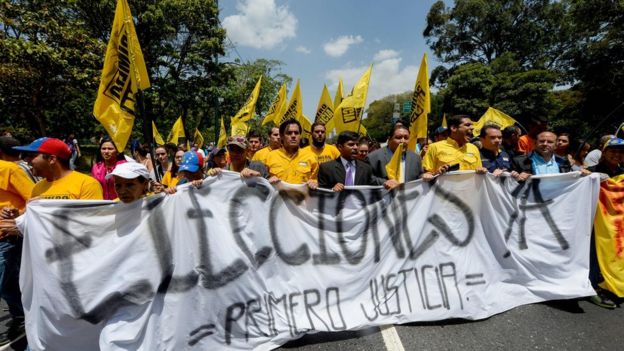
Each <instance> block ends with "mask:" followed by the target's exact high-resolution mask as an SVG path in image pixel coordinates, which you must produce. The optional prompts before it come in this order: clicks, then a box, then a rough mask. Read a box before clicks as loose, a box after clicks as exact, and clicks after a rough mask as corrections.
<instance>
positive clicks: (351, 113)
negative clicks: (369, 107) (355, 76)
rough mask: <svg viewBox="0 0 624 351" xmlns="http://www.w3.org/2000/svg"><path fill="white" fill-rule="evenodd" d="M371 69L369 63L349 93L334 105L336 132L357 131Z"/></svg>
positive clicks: (371, 66)
mask: <svg viewBox="0 0 624 351" xmlns="http://www.w3.org/2000/svg"><path fill="white" fill-rule="evenodd" d="M372 71H373V65H370V67H368V69H367V70H366V72H364V74H363V75H362V77H360V79H359V80H358V81H357V83H355V86H353V90H352V93H351V95H349V96H347V97H346V98H344V99H343V100H342V102H341V103H340V105H338V106H336V107H334V126H335V128H336V133H338V134H340V133H341V132H344V131H352V132H357V131H358V127H360V118H361V116H362V112H363V110H364V105H365V104H366V95H367V94H368V83H369V81H370V76H371V72H372ZM360 129H361V128H360Z"/></svg>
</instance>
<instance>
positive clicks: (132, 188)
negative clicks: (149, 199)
mask: <svg viewBox="0 0 624 351" xmlns="http://www.w3.org/2000/svg"><path fill="white" fill-rule="evenodd" d="M111 177H114V178H115V192H117V196H118V199H119V200H120V201H121V202H123V203H130V202H133V201H136V200H138V199H140V198H142V197H145V196H146V195H147V193H148V187H149V172H148V171H147V168H146V167H145V166H144V165H142V164H140V163H136V162H127V163H122V164H119V165H117V167H115V169H114V170H113V171H112V172H111V173H109V174H107V175H106V179H110V178H111Z"/></svg>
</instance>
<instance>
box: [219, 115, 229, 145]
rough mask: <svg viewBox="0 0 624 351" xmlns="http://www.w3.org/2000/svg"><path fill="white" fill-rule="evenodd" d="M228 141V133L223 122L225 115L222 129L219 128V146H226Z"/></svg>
mask: <svg viewBox="0 0 624 351" xmlns="http://www.w3.org/2000/svg"><path fill="white" fill-rule="evenodd" d="M225 143H227V133H226V131H225V123H223V117H221V129H220V130H219V141H218V142H217V147H224V146H225Z"/></svg>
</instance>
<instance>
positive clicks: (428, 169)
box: [423, 115, 487, 181]
mask: <svg viewBox="0 0 624 351" xmlns="http://www.w3.org/2000/svg"><path fill="white" fill-rule="evenodd" d="M447 125H448V130H449V136H448V138H446V140H442V141H438V142H435V143H433V144H431V145H429V149H428V150H427V153H426V154H425V157H424V159H423V168H424V170H425V173H424V174H423V180H425V181H430V180H432V179H433V177H434V176H436V175H438V174H442V173H445V172H446V171H453V170H462V171H465V170H475V171H477V173H481V174H483V173H487V169H485V168H484V167H483V166H482V164H481V156H480V154H479V149H478V148H477V147H476V146H475V145H473V144H471V143H470V140H471V139H472V137H473V134H472V130H473V129H474V126H473V123H472V120H471V119H470V117H469V116H467V115H455V116H451V117H449V119H448V120H447Z"/></svg>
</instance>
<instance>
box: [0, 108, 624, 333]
mask: <svg viewBox="0 0 624 351" xmlns="http://www.w3.org/2000/svg"><path fill="white" fill-rule="evenodd" d="M527 127H528V129H527V133H525V134H523V133H522V130H521V129H520V128H518V127H517V126H509V127H506V128H504V129H501V128H500V127H499V126H498V125H495V124H488V125H485V126H484V127H483V128H482V129H481V130H480V133H479V135H477V136H475V135H473V129H474V127H473V121H472V120H471V119H470V117H468V116H466V115H457V116H452V117H450V118H448V120H447V127H439V128H437V129H435V131H434V133H433V135H432V137H433V141H432V140H431V139H429V138H422V139H419V140H418V145H417V150H416V152H413V151H409V150H407V151H405V150H406V149H407V145H408V142H409V139H410V131H409V129H408V127H407V126H406V125H405V124H403V123H401V122H399V123H396V124H395V125H394V126H393V127H392V128H391V130H390V131H389V134H388V138H387V142H386V143H385V145H383V146H382V145H379V144H378V143H377V142H376V141H374V140H371V139H369V138H367V137H362V136H359V135H358V134H357V133H354V132H342V133H340V134H339V135H338V136H337V138H336V142H335V144H331V143H328V142H327V130H326V127H325V125H323V124H322V123H314V124H313V125H312V128H311V133H312V136H311V142H310V144H309V145H307V146H304V145H305V143H304V140H302V127H301V125H300V124H299V122H297V121H295V120H288V121H285V122H284V123H282V124H281V125H280V126H279V127H274V128H271V129H270V130H269V131H268V134H267V135H266V136H265V138H263V137H262V136H261V135H259V134H257V133H255V132H251V133H250V134H248V135H247V136H242V135H234V136H231V137H229V138H228V139H227V143H226V146H225V147H215V146H210V147H208V148H206V149H203V148H202V147H201V145H197V144H194V145H193V146H192V147H190V148H188V147H187V144H180V145H177V146H176V145H160V146H157V147H156V148H155V149H153V151H150V148H149V146H148V145H144V144H141V143H139V142H138V141H133V142H132V143H131V144H130V149H131V155H132V157H129V156H126V155H125V154H124V153H122V152H119V151H118V150H117V147H116V145H115V144H114V142H113V141H112V140H111V139H109V138H106V137H102V138H100V140H99V148H98V152H97V154H96V156H95V158H94V162H93V165H92V168H91V174H90V175H86V174H82V173H80V172H78V171H75V170H74V168H75V166H74V165H75V162H76V158H77V157H79V156H80V155H81V152H80V148H79V145H78V142H77V140H76V139H75V138H74V135H73V134H72V135H69V136H68V138H67V139H66V140H64V141H62V140H59V139H55V138H48V137H44V138H40V139H37V140H35V141H33V142H32V143H30V144H29V145H26V146H20V145H21V143H20V142H19V141H18V140H16V139H15V138H13V137H11V136H2V137H0V209H1V211H0V219H1V220H2V222H1V223H2V225H1V227H0V230H1V235H0V257H1V258H2V261H0V284H1V285H0V296H1V297H2V298H3V299H5V301H6V302H7V304H8V307H9V312H10V314H11V317H12V321H13V322H12V323H11V327H10V328H9V332H8V334H7V337H5V339H11V338H13V337H15V335H16V333H20V332H23V328H24V313H23V310H22V308H21V302H20V293H19V285H18V273H19V264H20V257H21V244H22V238H21V236H20V234H19V232H18V231H17V229H16V227H15V218H16V217H17V216H19V215H20V214H22V213H24V211H25V210H26V204H27V203H28V201H31V200H33V199H36V198H40V199H68V200H69V199H71V200H85V199H91V200H115V201H120V202H122V203H131V202H134V201H136V200H138V199H140V198H142V197H145V196H147V195H149V194H152V193H158V192H165V193H167V194H173V193H175V192H176V188H177V187H178V186H180V185H183V184H185V183H192V184H193V186H196V187H201V186H202V181H203V179H205V178H206V177H215V176H219V174H221V172H222V171H224V170H227V171H232V172H238V173H240V175H241V177H245V178H249V177H262V178H265V179H267V180H268V181H269V182H270V183H272V184H274V183H277V182H280V181H284V182H288V183H293V184H304V183H305V184H307V185H308V186H309V187H310V188H311V189H316V188H317V187H321V188H325V189H331V190H333V191H336V192H338V191H343V190H344V189H345V188H346V187H350V186H358V185H381V186H384V187H385V188H386V189H389V190H392V189H394V188H396V187H398V186H400V185H401V184H403V183H405V182H409V181H412V180H416V179H422V180H424V181H427V182H430V181H432V180H434V179H435V178H436V177H437V176H439V175H441V174H444V173H446V172H449V171H455V170H474V171H476V173H478V174H485V173H488V172H489V173H491V174H493V175H494V176H496V177H499V176H502V175H504V174H507V175H509V176H511V177H513V178H515V179H516V180H517V181H519V182H522V181H526V180H527V179H529V177H531V176H532V175H541V174H557V173H565V172H570V171H579V172H580V173H581V175H587V174H589V173H591V172H600V173H604V174H606V175H607V176H609V177H613V176H616V175H620V174H623V173H624V168H623V167H624V141H623V140H622V139H619V138H616V137H615V136H613V135H605V136H604V137H602V138H601V139H600V142H599V144H598V145H595V146H594V147H593V148H592V146H591V145H590V144H589V143H587V142H586V141H584V140H582V139H578V138H574V137H573V136H572V135H570V134H568V133H558V134H556V133H554V132H553V131H551V130H549V129H548V123H547V121H546V120H544V119H541V118H535V119H532V120H531V121H530V123H529V124H528V126H527ZM263 139H264V141H265V143H263ZM263 144H266V146H264V147H262V146H263ZM400 145H403V147H402V148H401V150H404V151H403V154H402V155H400V156H401V158H400V164H399V168H400V172H398V174H399V176H398V177H389V176H388V174H387V168H386V165H388V163H389V162H390V160H391V159H392V158H393V156H394V154H395V152H396V151H397V149H398V148H399V146H400ZM590 150H591V151H590ZM150 152H154V154H155V158H154V160H155V166H154V165H153V164H152V158H151V155H150ZM592 244H593V240H592ZM600 279H601V277H600V270H599V268H598V263H597V259H596V254H595V247H594V246H593V245H592V249H591V253H590V281H591V282H592V285H593V286H594V288H595V289H596V292H597V293H596V296H594V297H592V298H591V301H592V302H594V303H596V304H597V305H600V306H602V307H606V308H614V307H615V306H616V305H615V303H614V302H613V301H612V297H611V296H609V294H608V293H607V292H605V291H603V290H601V289H600V288H599V287H598V283H599V282H600Z"/></svg>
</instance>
